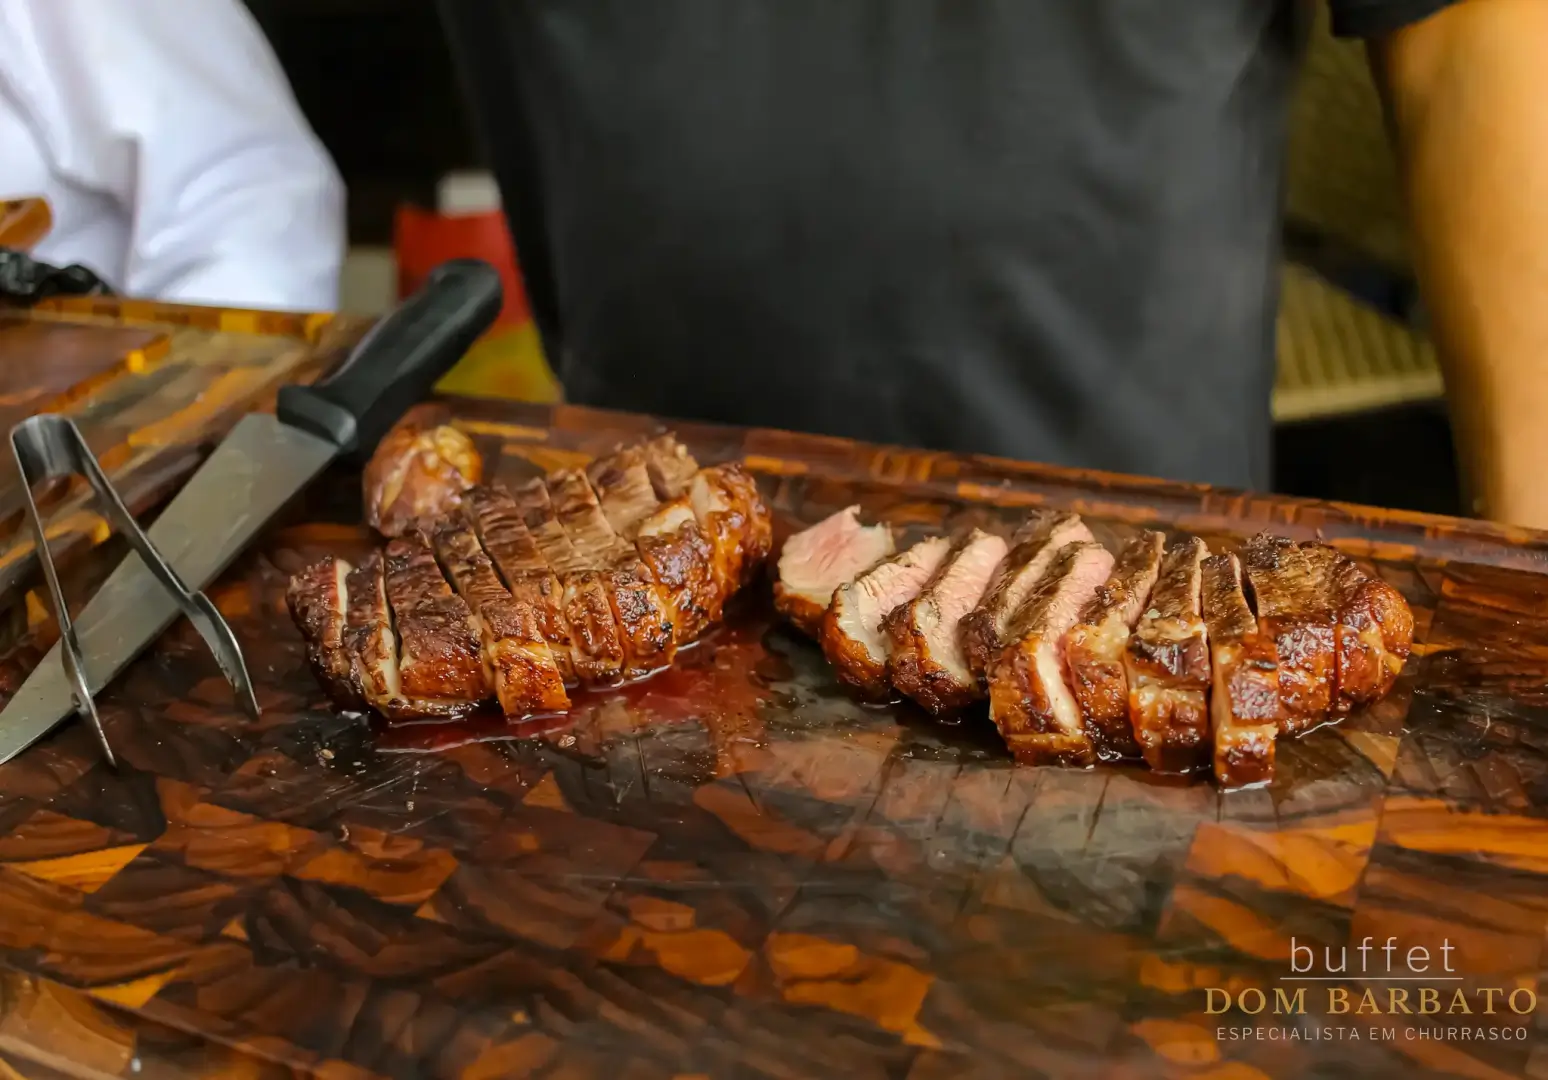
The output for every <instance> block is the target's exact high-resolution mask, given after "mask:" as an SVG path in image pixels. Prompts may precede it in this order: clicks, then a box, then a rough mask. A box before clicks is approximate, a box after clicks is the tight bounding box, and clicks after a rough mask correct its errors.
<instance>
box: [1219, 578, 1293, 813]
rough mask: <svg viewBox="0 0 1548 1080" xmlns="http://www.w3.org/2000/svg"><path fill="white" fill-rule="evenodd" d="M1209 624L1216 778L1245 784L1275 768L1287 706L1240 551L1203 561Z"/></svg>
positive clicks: (1259, 779) (1234, 784) (1257, 780)
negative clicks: (1245, 579)
mask: <svg viewBox="0 0 1548 1080" xmlns="http://www.w3.org/2000/svg"><path fill="white" fill-rule="evenodd" d="M1203 571H1204V575H1203V594H1204V599H1203V606H1204V625H1205V627H1206V628H1207V629H1208V632H1209V653H1210V663H1211V666H1212V667H1213V669H1214V681H1213V685H1212V687H1211V689H1210V702H1209V712H1210V726H1211V728H1212V734H1213V735H1214V739H1215V779H1216V780H1218V781H1220V784H1221V786H1223V787H1243V786H1246V785H1248V784H1257V783H1260V782H1262V781H1264V780H1267V779H1269V778H1270V777H1271V776H1273V774H1274V740H1275V739H1276V738H1277V737H1278V735H1279V724H1280V720H1281V719H1282V718H1283V716H1284V707H1283V706H1282V705H1281V704H1280V702H1279V658H1278V654H1277V652H1276V650H1275V647H1274V642H1273V641H1272V640H1271V639H1270V638H1268V637H1267V636H1266V635H1264V634H1263V633H1262V632H1261V631H1260V630H1259V629H1258V620H1257V619H1256V618H1255V617H1254V616H1253V613H1252V608H1251V607H1249V606H1248V604H1247V596H1246V593H1245V592H1244V591H1243V588H1242V564H1241V560H1239V559H1238V558H1237V557H1236V556H1235V555H1230V554H1226V555H1215V556H1213V557H1211V558H1208V559H1205V560H1204V566H1203Z"/></svg>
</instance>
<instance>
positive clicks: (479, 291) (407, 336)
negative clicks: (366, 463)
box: [275, 259, 504, 460]
mask: <svg viewBox="0 0 1548 1080" xmlns="http://www.w3.org/2000/svg"><path fill="white" fill-rule="evenodd" d="M503 303H504V290H503V289H502V287H501V285H500V274H499V272H498V271H496V270H495V268H494V267H492V266H490V265H489V264H488V263H486V262H480V261H479V260H477V259H453V260H452V261H451V262H446V263H442V264H441V265H440V266H438V267H436V268H435V270H433V271H432V272H431V274H430V277H429V278H428V279H427V280H426V281H425V283H424V284H423V285H422V286H420V288H419V289H418V290H417V291H416V292H415V293H414V295H412V296H410V297H409V298H408V299H407V300H405V301H403V303H401V304H399V305H398V307H396V308H395V309H393V311H392V312H391V313H389V314H388V315H387V317H386V318H384V319H382V321H381V322H379V323H377V324H376V325H375V326H374V327H372V328H371V330H370V331H369V332H368V333H367V334H366V336H365V337H363V338H362V339H361V340H360V343H359V344H358V345H356V346H355V349H354V351H353V352H352V353H350V355H349V358H348V359H347V360H345V361H344V363H343V364H342V365H340V366H339V368H338V369H337V370H335V371H334V372H332V373H331V374H329V375H328V376H327V377H326V378H324V379H322V380H321V381H319V382H317V383H314V384H312V385H311V386H294V385H293V386H283V387H281V388H280V392H279V395H278V399H277V401H276V408H275V415H276V416H277V417H278V418H279V420H280V422H281V423H283V424H286V425H288V426H290V427H294V428H299V429H300V430H302V431H305V432H309V433H310V434H313V435H317V436H319V437H321V438H324V439H327V440H328V441H329V442H331V443H333V444H334V445H336V446H337V447H338V448H339V452H340V454H342V455H344V456H347V457H352V458H355V459H357V460H363V459H365V458H367V457H369V456H370V455H371V453H372V452H373V451H374V450H375V449H376V444H377V443H379V442H380V441H381V440H382V436H384V435H386V434H387V432H388V431H389V430H390V429H391V428H392V425H393V424H395V423H397V422H398V420H399V419H400V418H401V417H402V416H403V414H404V413H405V412H407V411H408V410H409V408H410V406H412V405H414V404H415V403H417V402H419V401H421V400H423V399H424V397H425V396H426V395H428V394H429V393H430V389H431V387H433V386H434V385H435V384H436V382H437V380H439V379H440V377H441V376H442V375H445V374H446V373H447V372H448V371H450V370H451V368H452V365H453V364H455V363H456V362H457V361H458V360H460V359H461V358H462V356H463V354H464V353H466V352H467V351H468V349H470V348H472V346H473V343H474V342H475V341H477V340H478V339H479V337H480V336H481V335H482V334H483V333H484V331H485V330H487V329H489V327H490V326H491V325H493V323H494V320H495V316H497V315H498V314H499V313H500V307H501V305H502V304H503Z"/></svg>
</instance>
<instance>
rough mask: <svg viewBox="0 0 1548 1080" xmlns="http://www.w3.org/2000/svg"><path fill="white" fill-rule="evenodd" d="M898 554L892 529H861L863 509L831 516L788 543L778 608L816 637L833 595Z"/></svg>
mask: <svg viewBox="0 0 1548 1080" xmlns="http://www.w3.org/2000/svg"><path fill="white" fill-rule="evenodd" d="M895 550H896V548H895V545H894V542H893V538H892V528H891V527H890V526H888V525H885V524H883V525H862V524H860V508H859V507H858V506H850V507H847V508H845V509H843V510H840V511H839V512H838V513H836V514H831V515H829V516H828V517H825V518H823V519H822V520H821V521H819V522H818V523H817V524H815V525H813V526H812V527H811V528H809V529H805V530H803V531H801V532H798V533H796V534H795V535H794V536H792V537H790V539H788V540H786V541H785V546H784V547H783V548H782V549H781V550H780V553H779V578H778V580H777V581H775V583H774V608H775V610H776V611H778V612H779V613H780V614H781V615H784V616H785V617H786V618H787V619H789V620H790V621H791V622H793V623H795V625H796V626H798V627H799V628H800V629H802V630H804V631H805V632H806V633H808V634H810V635H811V636H812V637H816V636H817V634H818V633H819V632H820V631H821V628H822V617H823V614H824V613H825V612H826V611H827V610H828V605H829V604H830V603H832V601H833V592H834V590H835V589H837V588H838V587H839V586H840V585H847V584H849V583H850V582H851V581H853V580H855V578H857V577H859V576H860V575H861V574H862V573H864V572H865V571H867V570H869V569H870V568H871V567H873V566H875V565H876V564H877V563H879V562H881V561H882V560H883V559H885V558H887V557H888V556H889V555H891V554H893V552H894V551H895ZM980 591H982V589H981V588H980ZM974 601H975V602H976V601H977V597H974ZM900 689H901V688H900Z"/></svg>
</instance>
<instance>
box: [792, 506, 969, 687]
mask: <svg viewBox="0 0 1548 1080" xmlns="http://www.w3.org/2000/svg"><path fill="white" fill-rule="evenodd" d="M950 551H951V541H950V540H948V539H946V538H945V537H944V536H937V537H932V538H931V539H929V540H924V541H921V542H920V543H918V544H915V545H914V546H913V547H911V548H909V549H908V550H907V551H905V552H903V553H902V554H901V555H894V556H893V557H892V558H890V559H886V560H885V561H883V562H881V563H879V564H877V565H876V566H874V567H872V568H871V569H870V570H867V571H866V572H865V573H863V574H861V575H860V576H859V577H857V578H856V579H855V580H854V581H851V582H850V583H849V584H847V585H842V586H840V587H839V588H838V590H837V591H836V592H834V594H833V603H832V605H831V606H829V608H828V613H827V614H826V615H825V616H824V617H823V620H822V634H821V640H822V651H823V654H824V655H826V656H827V658H828V661H829V663H831V664H832V665H833V666H834V667H835V668H836V669H838V674H839V678H841V679H843V680H844V681H845V682H846V683H848V684H849V685H850V686H853V687H854V688H855V689H856V690H859V691H860V692H861V693H862V694H864V695H865V696H867V697H873V698H879V697H882V696H884V695H885V694H886V692H887V653H888V641H887V635H886V634H885V633H884V632H883V631H882V620H883V619H885V618H886V617H887V615H888V614H889V613H891V611H892V610H893V609H894V608H896V607H898V606H899V605H900V604H906V603H908V602H909V601H910V600H912V599H913V598H914V597H915V596H917V595H919V590H920V589H922V588H924V587H925V584H926V583H927V582H928V581H929V580H930V578H931V577H933V576H934V574H935V571H936V570H937V569H938V568H939V567H940V565H941V563H942V562H944V561H945V559H946V556H947V554H948V553H949V552H950Z"/></svg>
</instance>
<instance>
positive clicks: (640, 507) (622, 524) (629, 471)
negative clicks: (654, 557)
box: [586, 446, 661, 541]
mask: <svg viewBox="0 0 1548 1080" xmlns="http://www.w3.org/2000/svg"><path fill="white" fill-rule="evenodd" d="M648 461H649V459H648V458H647V456H646V454H645V448H644V447H643V446H626V447H624V448H623V449H621V450H617V451H615V452H614V453H611V454H609V455H607V456H606V457H603V458H598V459H597V460H596V461H595V462H593V463H592V465H591V467H590V468H589V469H587V470H586V477H587V479H589V480H590V481H591V486H592V488H593V489H595V491H596V493H597V501H598V502H600V503H601V504H602V513H603V516H605V517H606V518H607V523H608V524H609V525H611V526H612V527H613V532H615V533H617V534H618V536H619V537H620V538H622V539H623V540H625V541H630V540H633V539H634V537H635V536H636V535H637V534H638V533H639V531H640V525H641V523H642V522H644V520H645V519H646V518H647V517H649V516H650V515H651V514H652V513H654V512H655V510H656V508H657V507H658V506H660V505H661V501H660V500H659V499H657V498H656V489H655V488H654V487H653V486H652V485H651V482H650V470H649V468H648Z"/></svg>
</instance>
